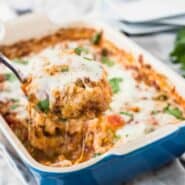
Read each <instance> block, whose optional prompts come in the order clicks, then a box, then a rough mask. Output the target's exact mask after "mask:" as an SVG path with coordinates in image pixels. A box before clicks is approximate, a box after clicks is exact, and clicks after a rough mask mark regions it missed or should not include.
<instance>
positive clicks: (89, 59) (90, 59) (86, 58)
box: [83, 57, 92, 61]
mask: <svg viewBox="0 0 185 185" xmlns="http://www.w3.org/2000/svg"><path fill="white" fill-rule="evenodd" d="M83 58H84V59H85V60H88V61H92V58H88V57H83Z"/></svg>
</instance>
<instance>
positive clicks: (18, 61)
mask: <svg viewBox="0 0 185 185" xmlns="http://www.w3.org/2000/svg"><path fill="white" fill-rule="evenodd" d="M14 62H16V63H18V64H23V65H27V64H28V61H27V60H24V59H20V58H16V59H14Z"/></svg>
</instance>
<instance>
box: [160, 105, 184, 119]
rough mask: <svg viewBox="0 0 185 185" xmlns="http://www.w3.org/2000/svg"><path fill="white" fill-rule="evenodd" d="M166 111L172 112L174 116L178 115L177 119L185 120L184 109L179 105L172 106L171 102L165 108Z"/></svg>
mask: <svg viewBox="0 0 185 185" xmlns="http://www.w3.org/2000/svg"><path fill="white" fill-rule="evenodd" d="M163 111H164V112H166V113H168V114H171V115H172V116H174V117H176V118H177V119H181V120H184V119H185V118H184V116H183V113H182V111H181V110H180V109H179V108H177V107H171V106H170V105H169V104H168V105H167V106H166V107H165V108H164V109H163Z"/></svg>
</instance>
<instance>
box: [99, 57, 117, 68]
mask: <svg viewBox="0 0 185 185" xmlns="http://www.w3.org/2000/svg"><path fill="white" fill-rule="evenodd" d="M101 62H102V63H103V64H106V65H107V66H109V67H112V66H113V65H114V61H113V60H111V59H110V58H108V57H105V56H102V58H101Z"/></svg>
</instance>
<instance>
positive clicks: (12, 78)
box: [4, 73, 17, 82]
mask: <svg viewBox="0 0 185 185" xmlns="http://www.w3.org/2000/svg"><path fill="white" fill-rule="evenodd" d="M4 76H5V79H6V80H8V81H11V82H12V81H15V80H16V79H17V78H16V76H15V75H14V74H13V73H5V74H4Z"/></svg>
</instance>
